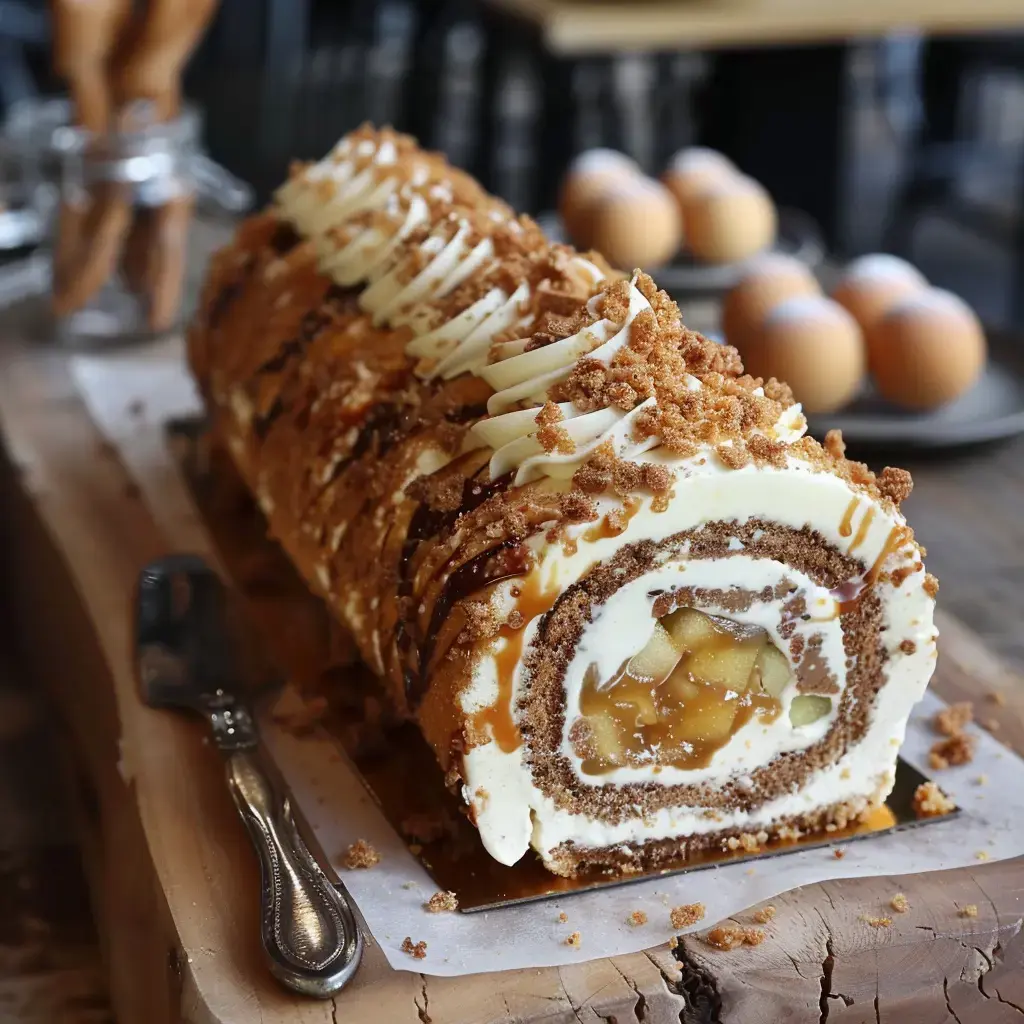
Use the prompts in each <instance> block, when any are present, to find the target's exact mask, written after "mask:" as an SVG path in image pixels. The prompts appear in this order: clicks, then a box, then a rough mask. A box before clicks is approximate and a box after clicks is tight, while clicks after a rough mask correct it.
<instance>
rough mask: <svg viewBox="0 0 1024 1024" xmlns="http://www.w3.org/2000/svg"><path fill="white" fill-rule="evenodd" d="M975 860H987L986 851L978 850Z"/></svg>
mask: <svg viewBox="0 0 1024 1024" xmlns="http://www.w3.org/2000/svg"><path fill="white" fill-rule="evenodd" d="M974 859H975V860H988V850H979V851H978V852H977V853H976V854H975V855H974Z"/></svg>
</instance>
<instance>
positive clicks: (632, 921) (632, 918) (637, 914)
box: [626, 910, 647, 928]
mask: <svg viewBox="0 0 1024 1024" xmlns="http://www.w3.org/2000/svg"><path fill="white" fill-rule="evenodd" d="M626 924H628V925H629V926H630V927H631V928H639V927H640V926H641V925H642V924H647V915H646V914H645V913H644V912H643V911H642V910H634V911H633V913H632V914H630V915H629V917H627V918H626Z"/></svg>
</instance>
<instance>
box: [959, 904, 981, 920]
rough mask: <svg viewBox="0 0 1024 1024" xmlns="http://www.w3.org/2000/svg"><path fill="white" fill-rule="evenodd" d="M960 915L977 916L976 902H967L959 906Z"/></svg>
mask: <svg viewBox="0 0 1024 1024" xmlns="http://www.w3.org/2000/svg"><path fill="white" fill-rule="evenodd" d="M959 913H960V916H961V917H977V916H978V904H977V903H968V904H967V905H966V906H963V907H961V908H960V911H959Z"/></svg>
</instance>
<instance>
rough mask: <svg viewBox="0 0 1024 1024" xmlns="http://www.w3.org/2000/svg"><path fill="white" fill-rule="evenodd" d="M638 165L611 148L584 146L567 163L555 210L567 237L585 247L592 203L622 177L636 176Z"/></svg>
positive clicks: (623, 178)
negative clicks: (583, 150)
mask: <svg viewBox="0 0 1024 1024" xmlns="http://www.w3.org/2000/svg"><path fill="white" fill-rule="evenodd" d="M640 173H641V172H640V167H639V166H638V165H637V163H636V162H635V161H634V160H631V159H630V158H629V157H628V156H626V154H625V153H619V152H617V151H616V150H614V149H588V150H587V151H586V152H585V153H581V154H580V155H579V156H578V157H576V159H575V160H573V162H572V163H571V164H570V165H569V169H568V171H566V173H565V178H564V179H563V180H562V191H561V194H560V195H559V197H558V212H559V214H560V215H561V218H562V223H563V224H564V225H565V229H566V231H567V232H568V233H569V237H570V238H571V239H572V240H573V241H574V242H575V243H576V244H577V245H578V246H579V247H580V248H581V249H589V248H590V245H591V242H590V230H589V228H590V216H591V212H592V210H593V207H594V205H595V204H596V203H597V202H599V201H600V200H601V198H602V197H603V196H605V195H606V194H607V193H608V191H609V190H610V189H612V188H614V187H615V186H616V185H617V184H619V183H621V182H622V181H623V180H626V179H629V178H632V177H633V176H636V175H639V174H640Z"/></svg>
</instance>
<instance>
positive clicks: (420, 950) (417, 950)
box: [401, 935, 427, 960]
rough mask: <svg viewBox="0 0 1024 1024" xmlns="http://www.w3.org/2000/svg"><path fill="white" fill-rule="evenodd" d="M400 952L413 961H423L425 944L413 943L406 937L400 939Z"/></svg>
mask: <svg viewBox="0 0 1024 1024" xmlns="http://www.w3.org/2000/svg"><path fill="white" fill-rule="evenodd" d="M401 948H402V952H403V953H408V954H409V956H411V957H412V958H413V959H414V960H423V959H425V958H426V955H427V944H426V943H425V942H413V941H412V938H411V937H410V936H408V935H406V937H405V938H404V939H402V947H401Z"/></svg>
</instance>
